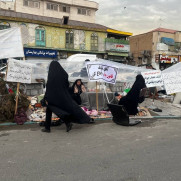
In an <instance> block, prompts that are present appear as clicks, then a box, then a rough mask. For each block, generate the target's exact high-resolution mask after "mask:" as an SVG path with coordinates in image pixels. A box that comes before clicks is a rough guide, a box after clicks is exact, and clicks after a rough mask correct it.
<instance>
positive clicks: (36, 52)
mask: <svg viewBox="0 0 181 181" xmlns="http://www.w3.org/2000/svg"><path fill="white" fill-rule="evenodd" d="M24 52H25V56H26V57H28V56H29V57H45V58H56V57H57V51H56V50H47V49H35V48H25V49H24Z"/></svg>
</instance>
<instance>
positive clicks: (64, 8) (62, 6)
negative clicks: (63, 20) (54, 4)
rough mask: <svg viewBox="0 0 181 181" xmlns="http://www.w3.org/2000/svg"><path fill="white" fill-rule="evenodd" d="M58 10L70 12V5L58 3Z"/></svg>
mask: <svg viewBox="0 0 181 181" xmlns="http://www.w3.org/2000/svg"><path fill="white" fill-rule="evenodd" d="M60 11H61V12H64V13H70V7H69V6H65V5H60Z"/></svg>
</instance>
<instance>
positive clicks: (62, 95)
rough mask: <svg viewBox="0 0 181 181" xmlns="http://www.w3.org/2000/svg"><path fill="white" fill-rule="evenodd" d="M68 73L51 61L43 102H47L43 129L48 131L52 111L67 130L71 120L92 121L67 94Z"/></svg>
mask: <svg viewBox="0 0 181 181" xmlns="http://www.w3.org/2000/svg"><path fill="white" fill-rule="evenodd" d="M68 89H69V82H68V74H67V72H66V71H65V70H64V69H63V68H62V66H61V65H60V64H59V63H58V62H57V61H52V62H51V64H50V67H49V72H48V81H47V85H46V93H45V97H44V99H45V102H46V104H47V110H46V120H45V129H42V131H43V132H50V125H51V117H52V112H53V113H55V114H56V115H57V116H58V117H60V118H61V119H62V120H63V121H64V122H65V125H66V129H67V132H68V131H70V130H71V128H72V122H75V123H79V124H84V123H93V122H94V121H93V120H92V119H91V118H90V117H89V116H88V115H87V114H86V113H85V112H84V111H83V110H82V109H81V108H80V107H79V106H78V105H77V104H76V103H75V102H74V101H73V99H72V97H71V95H70V94H69V90H68Z"/></svg>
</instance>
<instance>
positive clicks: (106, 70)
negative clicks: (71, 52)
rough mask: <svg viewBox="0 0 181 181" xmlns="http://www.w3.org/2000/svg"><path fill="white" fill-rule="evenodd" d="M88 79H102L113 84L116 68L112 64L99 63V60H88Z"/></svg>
mask: <svg viewBox="0 0 181 181" xmlns="http://www.w3.org/2000/svg"><path fill="white" fill-rule="evenodd" d="M86 68H87V73H88V76H89V81H104V82H106V83H110V84H115V83H116V77H117V73H118V68H117V67H114V66H112V65H107V64H101V63H99V62H89V63H87V65H86Z"/></svg>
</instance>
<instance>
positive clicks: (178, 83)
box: [162, 71, 181, 94]
mask: <svg viewBox="0 0 181 181" xmlns="http://www.w3.org/2000/svg"><path fill="white" fill-rule="evenodd" d="M162 77H163V81H164V85H165V89H166V92H167V94H173V93H178V92H181V72H179V71H176V72H170V73H162Z"/></svg>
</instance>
